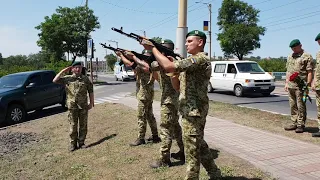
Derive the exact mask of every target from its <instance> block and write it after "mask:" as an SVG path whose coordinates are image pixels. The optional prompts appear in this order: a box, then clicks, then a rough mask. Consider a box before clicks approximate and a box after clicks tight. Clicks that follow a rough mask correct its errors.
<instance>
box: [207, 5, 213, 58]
mask: <svg viewBox="0 0 320 180" xmlns="http://www.w3.org/2000/svg"><path fill="white" fill-rule="evenodd" d="M208 8H209V22H210V26H209V50H208V51H209V59H210V60H211V26H212V25H211V22H212V21H211V14H212V12H211V3H210V4H208Z"/></svg>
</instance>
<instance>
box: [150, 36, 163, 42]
mask: <svg viewBox="0 0 320 180" xmlns="http://www.w3.org/2000/svg"><path fill="white" fill-rule="evenodd" d="M151 39H152V40H154V41H155V42H156V43H161V41H162V38H161V37H153V38H151Z"/></svg>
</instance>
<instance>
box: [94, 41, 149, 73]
mask: <svg viewBox="0 0 320 180" xmlns="http://www.w3.org/2000/svg"><path fill="white" fill-rule="evenodd" d="M100 45H101V46H102V47H104V48H106V49H110V50H112V51H114V52H117V51H119V52H122V54H123V55H124V56H125V52H126V51H127V52H129V53H132V54H134V55H135V56H136V57H137V58H139V59H140V60H142V61H146V62H147V63H148V64H149V66H150V65H151V63H152V62H153V61H155V58H154V57H152V56H146V55H144V54H140V53H137V52H135V51H130V50H125V49H121V48H114V47H112V46H110V45H109V46H107V45H106V44H102V43H100ZM130 61H131V62H134V61H133V60H132V59H130ZM121 64H122V63H121ZM133 68H134V67H133Z"/></svg>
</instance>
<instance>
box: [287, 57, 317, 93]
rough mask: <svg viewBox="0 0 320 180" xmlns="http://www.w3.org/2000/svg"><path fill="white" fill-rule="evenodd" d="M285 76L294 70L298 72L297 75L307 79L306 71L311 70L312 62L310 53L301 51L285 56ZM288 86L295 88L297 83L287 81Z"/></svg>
mask: <svg viewBox="0 0 320 180" xmlns="http://www.w3.org/2000/svg"><path fill="white" fill-rule="evenodd" d="M286 68H287V76H290V75H292V74H293V73H294V72H298V73H299V77H300V78H302V79H304V80H305V81H307V71H310V70H311V71H313V68H314V62H313V59H312V56H311V54H309V53H306V52H303V53H302V54H300V55H294V54H290V55H289V56H288V57H287V64H286ZM288 87H289V88H294V89H297V88H298V85H297V83H295V82H291V81H289V82H288Z"/></svg>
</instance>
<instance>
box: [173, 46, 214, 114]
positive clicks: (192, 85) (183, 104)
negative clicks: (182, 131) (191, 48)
mask: <svg viewBox="0 0 320 180" xmlns="http://www.w3.org/2000/svg"><path fill="white" fill-rule="evenodd" d="M174 65H175V68H176V71H177V72H181V73H180V76H179V80H180V96H179V103H180V113H181V115H185V116H195V117H204V116H206V115H207V110H208V109H207V108H208V104H209V98H208V94H207V87H208V83H209V79H210V77H211V71H212V67H211V63H210V61H209V58H208V56H206V55H205V53H204V52H199V53H198V54H196V55H192V56H189V57H188V58H186V59H182V60H179V61H175V62H174Z"/></svg>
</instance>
